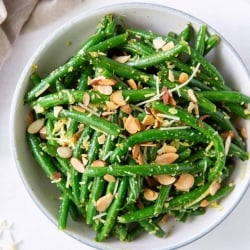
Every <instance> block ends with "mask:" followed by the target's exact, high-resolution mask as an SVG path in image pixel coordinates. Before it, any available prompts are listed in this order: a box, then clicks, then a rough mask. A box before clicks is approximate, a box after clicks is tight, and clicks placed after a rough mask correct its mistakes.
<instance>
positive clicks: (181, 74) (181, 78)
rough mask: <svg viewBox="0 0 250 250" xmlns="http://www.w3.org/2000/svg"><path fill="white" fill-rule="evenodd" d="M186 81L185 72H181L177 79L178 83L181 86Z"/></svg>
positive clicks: (186, 75)
mask: <svg viewBox="0 0 250 250" xmlns="http://www.w3.org/2000/svg"><path fill="white" fill-rule="evenodd" d="M187 80H188V74H187V73H185V72H181V73H180V75H179V78H178V82H179V83H181V84H182V83H184V82H186V81H187Z"/></svg>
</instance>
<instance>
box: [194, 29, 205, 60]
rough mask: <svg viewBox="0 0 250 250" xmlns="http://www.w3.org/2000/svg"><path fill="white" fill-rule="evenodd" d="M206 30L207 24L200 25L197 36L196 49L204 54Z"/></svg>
mask: <svg viewBox="0 0 250 250" xmlns="http://www.w3.org/2000/svg"><path fill="white" fill-rule="evenodd" d="M206 32H207V26H206V25H205V24H203V25H201V26H200V28H199V30H198V31H197V34H196V37H195V42H194V49H195V50H196V51H197V52H199V53H200V54H201V55H204V51H205V40H206Z"/></svg>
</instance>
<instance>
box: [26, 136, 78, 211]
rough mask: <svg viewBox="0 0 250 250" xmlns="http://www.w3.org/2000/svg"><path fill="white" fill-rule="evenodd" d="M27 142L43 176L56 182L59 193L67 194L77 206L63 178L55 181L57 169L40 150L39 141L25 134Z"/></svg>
mask: <svg viewBox="0 0 250 250" xmlns="http://www.w3.org/2000/svg"><path fill="white" fill-rule="evenodd" d="M27 142H28V144H29V146H30V149H31V152H32V155H33V157H34V158H35V160H36V161H37V163H38V164H39V166H40V167H41V168H42V169H43V171H44V172H45V174H46V175H47V176H48V178H49V179H50V180H51V181H56V185H57V187H58V188H59V189H60V190H61V192H63V193H65V194H67V195H68V196H69V198H70V199H71V200H72V201H73V202H74V203H75V204H76V205H77V206H79V203H78V202H77V201H76V200H75V199H74V197H73V196H72V194H71V192H70V189H68V188H66V182H65V180H64V178H63V176H62V177H61V178H60V181H57V179H56V178H55V175H56V173H58V171H57V169H56V168H55V167H54V165H53V163H52V162H51V161H50V159H49V158H48V157H47V155H45V154H44V153H43V152H42V151H41V148H40V146H39V145H40V141H39V139H38V138H37V137H36V136H35V135H33V134H29V133H27Z"/></svg>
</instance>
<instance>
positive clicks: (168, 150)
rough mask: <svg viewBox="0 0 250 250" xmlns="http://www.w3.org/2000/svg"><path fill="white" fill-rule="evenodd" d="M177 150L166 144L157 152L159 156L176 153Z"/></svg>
mask: <svg viewBox="0 0 250 250" xmlns="http://www.w3.org/2000/svg"><path fill="white" fill-rule="evenodd" d="M176 151H177V149H176V147H174V146H171V145H167V144H166V143H164V144H163V145H162V147H161V148H160V149H158V150H157V154H159V155H160V154H165V153H176Z"/></svg>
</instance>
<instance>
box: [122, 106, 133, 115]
mask: <svg viewBox="0 0 250 250" xmlns="http://www.w3.org/2000/svg"><path fill="white" fill-rule="evenodd" d="M120 110H121V111H122V112H124V113H126V114H128V115H129V114H131V112H132V108H131V106H130V105H129V104H126V105H123V106H121V107H120Z"/></svg>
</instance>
